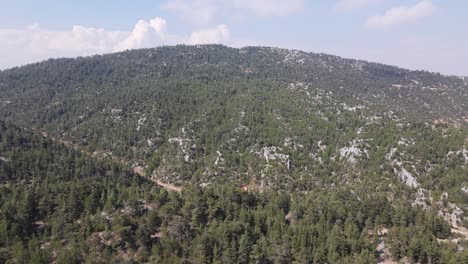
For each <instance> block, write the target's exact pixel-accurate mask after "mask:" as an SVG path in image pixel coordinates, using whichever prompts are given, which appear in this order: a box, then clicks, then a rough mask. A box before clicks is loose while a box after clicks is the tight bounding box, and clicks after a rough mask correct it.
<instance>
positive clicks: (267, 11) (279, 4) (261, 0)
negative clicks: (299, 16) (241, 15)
mask: <svg viewBox="0 0 468 264" xmlns="http://www.w3.org/2000/svg"><path fill="white" fill-rule="evenodd" d="M232 2H233V4H234V7H236V8H239V9H245V10H248V11H250V12H251V13H253V14H254V15H257V16H263V17H270V16H288V15H291V14H293V13H295V12H298V11H300V10H301V9H302V7H303V5H304V3H303V0H289V1H284V0H232Z"/></svg>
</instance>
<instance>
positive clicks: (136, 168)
mask: <svg viewBox="0 0 468 264" xmlns="http://www.w3.org/2000/svg"><path fill="white" fill-rule="evenodd" d="M31 130H32V132H33V133H37V134H39V135H41V136H42V137H44V138H47V139H50V140H52V141H54V142H56V143H60V144H63V145H65V146H67V147H71V148H73V149H75V150H77V151H80V152H81V153H83V154H86V155H88V156H91V157H93V158H96V159H103V158H104V157H102V156H99V155H98V153H99V152H96V151H95V152H93V153H91V152H89V151H87V150H86V149H83V148H82V147H80V146H77V145H76V144H73V143H72V142H71V141H68V140H63V139H57V138H55V137H52V136H50V135H49V134H48V133H47V132H44V131H40V130H39V129H37V128H32V129H31ZM110 158H111V159H112V160H114V161H117V162H119V163H121V164H123V165H125V166H130V167H131V168H132V171H133V172H134V173H135V174H136V175H138V176H140V177H143V178H145V179H147V180H150V181H152V182H153V183H155V184H157V185H158V186H160V187H162V188H164V189H166V190H168V191H174V192H179V193H180V192H182V190H183V188H182V187H177V186H175V185H172V184H170V183H164V182H162V181H160V180H158V179H155V178H154V177H147V176H146V174H145V171H144V169H143V167H141V166H131V164H130V162H129V161H125V160H123V159H120V158H118V157H114V156H112V155H110Z"/></svg>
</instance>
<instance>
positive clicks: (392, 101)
mask: <svg viewBox="0 0 468 264" xmlns="http://www.w3.org/2000/svg"><path fill="white" fill-rule="evenodd" d="M0 120H4V121H5V122H6V123H7V124H12V126H15V127H17V128H18V129H21V130H24V131H27V132H28V133H31V134H32V135H36V136H37V135H39V136H41V137H45V138H46V139H47V140H50V141H52V142H54V144H59V145H61V146H63V147H65V148H66V149H71V150H73V151H78V152H79V153H81V154H82V155H85V156H86V157H88V158H90V159H92V160H94V162H98V163H99V162H102V161H103V160H108V161H109V162H114V163H116V164H119V166H123V167H124V168H129V167H132V168H133V170H134V172H136V173H137V175H133V176H132V177H137V178H141V177H139V176H143V177H145V178H146V179H151V180H152V181H148V180H146V183H145V184H153V183H152V182H156V183H159V184H160V185H161V186H163V187H166V188H167V187H171V188H172V190H179V189H178V188H181V189H183V190H184V191H183V192H182V194H181V195H182V198H181V199H182V200H184V201H185V202H186V203H187V204H192V201H190V195H192V197H199V199H201V200H203V201H205V202H206V203H208V201H207V200H206V199H208V198H207V197H209V196H210V195H215V196H216V197H218V198H216V199H221V197H223V196H224V195H226V196H228V197H231V195H234V196H236V195H238V194H237V193H238V192H239V191H241V190H245V191H247V193H252V194H253V195H254V196H255V197H256V198H255V199H258V200H262V199H267V200H268V199H270V198H271V199H272V200H274V201H276V199H280V200H281V199H286V198H281V197H282V196H281V195H283V194H284V193H289V195H290V196H289V198H288V199H289V200H291V201H292V207H294V208H293V209H294V210H291V211H289V210H283V211H284V212H283V213H284V215H283V219H284V217H286V215H289V213H291V214H293V213H298V212H299V211H300V210H304V211H303V212H305V214H306V215H308V214H309V213H311V212H310V211H308V210H309V209H308V208H309V207H313V206H312V205H311V204H313V203H315V202H318V201H320V200H321V199H326V200H329V201H330V203H331V204H332V203H333V202H338V201H347V202H350V200H353V201H354V202H356V203H362V204H363V207H365V208H367V209H368V206H370V207H371V208H373V206H374V205H372V204H373V203H372V200H373V199H377V200H378V201H379V203H381V205H382V207H383V208H387V209H385V210H384V211H385V214H388V216H389V217H390V218H391V217H397V216H398V217H402V216H401V215H400V213H399V211H398V210H406V211H408V212H413V211H412V210H413V209H412V208H415V209H414V210H415V211H414V213H412V216H411V217H410V218H411V220H408V221H406V220H405V221H404V222H405V224H400V223H398V224H397V223H396V220H394V219H392V221H390V220H389V218H385V219H386V220H382V222H379V221H377V220H376V219H377V218H381V217H382V215H381V214H383V212H382V211H379V212H377V213H376V212H374V211H373V212H372V213H370V212H369V211H360V214H365V215H367V216H369V218H368V219H369V221H370V223H369V224H366V225H367V227H366V225H363V224H362V222H360V223H361V224H358V225H357V226H356V227H355V228H356V230H358V231H359V232H367V230H366V228H369V227H370V226H373V227H374V226H375V227H376V228H377V229H379V228H384V227H385V228H387V229H391V228H392V227H395V228H396V229H395V230H400V229H398V228H400V227H402V228H403V227H404V228H407V227H409V226H410V225H413V224H414V225H416V226H426V228H428V227H427V225H431V226H433V225H434V223H432V224H428V223H425V224H422V222H421V221H422V220H421V218H425V219H426V217H428V219H429V218H430V219H439V218H437V217H441V219H442V218H444V219H446V220H447V222H448V224H450V225H451V226H452V228H453V230H452V231H453V232H452V233H453V234H455V233H456V232H458V233H461V234H462V237H463V234H466V233H465V232H466V229H465V228H466V227H467V225H468V215H467V209H468V78H463V77H455V76H443V75H440V74H436V73H429V72H424V71H409V70H405V69H400V68H397V67H393V66H387V65H382V64H376V63H370V62H365V61H358V60H350V59H343V58H340V57H337V56H332V55H326V54H315V53H306V52H302V51H295V50H285V49H278V48H268V47H246V48H241V49H235V48H229V47H225V46H221V45H202V46H174V47H160V48H155V49H145V50H134V51H126V52H121V53H115V54H108V55H102V56H93V57H86V58H76V59H56V60H48V61H45V62H42V63H37V64H31V65H28V66H25V67H21V68H14V69H9V70H5V71H1V72H0ZM46 152H47V150H44V153H46ZM0 156H1V155H0ZM5 159H7V158H5ZM30 162H31V163H32V161H30ZM50 163H52V161H45V164H50ZM73 164H74V163H73ZM18 166H19V165H18ZM44 166H45V165H44ZM70 166H72V165H70ZM73 166H74V165H73ZM46 174H48V172H47V173H46ZM138 175H139V176H138ZM93 176H94V177H96V178H99V177H101V176H99V175H93ZM145 178H144V179H143V180H145ZM93 179H94V178H93ZM119 179H120V178H119ZM18 180H19V179H18V178H17V177H12V178H8V180H5V182H11V181H13V182H17V181H18ZM174 185H176V186H177V187H174ZM138 186H140V185H138ZM128 188H130V187H128ZM132 188H140V187H132ZM229 188H231V189H229ZM232 188H234V189H235V190H236V191H235V193H236V194H233V193H232V192H233V191H232ZM145 190H147V189H145ZM226 190H229V191H226ZM141 192H143V191H141ZM158 192H159V191H158ZM193 192H195V193H193ZM198 192H199V193H198ZM212 192H215V194H213V193H212ZM171 193H172V192H171ZM241 193H243V192H241ZM269 195H271V196H272V197H269ZM301 196H305V197H308V198H307V199H310V203H311V204H307V203H302V202H296V201H297V199H299V200H300V199H301V198H300V197H301ZM135 197H136V196H135ZM135 199H136V198H135ZM139 199H140V200H145V199H144V198H141V197H140V198H139ZM232 199H234V198H232ZM246 199H247V198H246ZM208 200H209V199H208ZM145 201H146V200H145ZM223 201H224V200H223ZM202 204H203V205H202V206H201V205H200V204H198V205H200V206H201V207H198V205H197V206H193V205H190V206H189V205H187V206H189V209H187V210H189V211H190V212H193V211H192V210H194V208H198V209H197V210H199V211H201V215H202V216H203V217H202V216H200V217H201V218H203V219H204V220H203V221H202V222H203V224H202V226H205V227H208V226H209V225H210V224H213V222H212V221H211V220H213V219H214V218H210V219H211V220H210V221H208V220H206V219H205V217H208V216H207V215H205V213H207V214H208V212H207V211H206V210H211V209H213V210H215V209H214V208H215V207H216V206H221V204H222V203H220V204H216V205H215V204H204V203H202ZM325 204H326V206H325V207H323V206H320V207H319V209H317V210H319V211H321V212H322V213H325V211H323V210H326V209H325V208H326V207H331V208H334V207H333V206H331V205H330V204H327V203H325ZM371 205H372V206H371ZM226 206H227V205H226ZM239 206H240V207H239V208H243V206H244V207H245V208H244V209H245V210H247V209H248V208H250V207H249V205H248V204H246V203H239ZM269 206H270V205H269V203H267V202H266V203H264V204H262V205H261V206H260V205H258V206H257V205H256V206H254V207H252V208H250V209H252V210H254V209H255V210H258V212H257V213H259V214H262V213H260V211H263V210H269V209H268V208H269ZM271 206H273V205H271ZM275 206H276V205H275ZM356 206H359V205H357V204H354V203H353V204H352V205H351V207H339V208H338V207H337V208H335V209H336V210H348V211H349V210H351V208H354V207H356ZM168 207H169V206H168ZM221 207H222V206H221ZM298 208H301V209H300V210H299V209H298ZM390 208H393V209H390ZM402 208H404V209H402ZM107 209H109V208H107ZM179 209H180V208H179ZM250 209H249V210H250ZM288 209H289V208H288ZM367 209H362V210H367ZM396 209H398V210H397V211H395V210H396ZM100 210H104V208H103V207H102V208H100ZM168 210H169V209H168ZM239 210H240V209H239ZM275 210H276V209H275ZM369 210H371V209H369ZM372 210H373V209H372ZM107 211H109V210H107ZM275 212H276V211H275ZM424 212H428V214H430V215H431V216H430V217H429V216H424V217H423V216H422V215H423V214H424ZM83 213H84V212H83ZM168 214H169V215H170V216H171V217H174V218H177V219H178V218H179V217H182V218H184V217H185V218H187V217H188V216H187V214H188V213H187V212H182V211H179V210H175V211H170V212H169V213H168ZM191 214H192V213H190V214H189V215H191ZM330 214H333V215H334V214H335V212H334V213H331V212H330ZM78 215H82V214H81V213H80V214H78ZM319 215H320V214H319ZM357 215H359V212H357V211H356V212H355V214H354V213H353V214H352V215H350V216H349V219H348V218H347V217H344V216H342V217H341V218H340V217H338V218H336V219H335V218H333V219H326V221H325V220H324V221H325V222H327V223H328V224H329V226H328V227H327V228H325V229H323V230H326V231H324V232H325V233H327V234H329V233H330V232H340V231H339V230H338V229H339V228H341V227H339V226H340V224H339V222H338V223H337V222H336V221H337V220H338V219H341V220H340V221H342V223H344V222H345V221H346V220H348V221H357V220H356V219H357V218H359V217H358V216H357ZM370 215H372V216H370ZM437 215H438V216H437ZM416 216H418V217H420V218H417V217H416ZM225 217H226V215H224V214H223V216H222V217H221V216H220V218H219V219H218V218H216V217H215V218H216V219H217V220H221V219H222V220H223V221H227V220H226V218H225ZM236 217H237V216H236ZM236 217H234V216H233V217H228V218H227V219H229V221H231V220H232V221H234V222H235V221H237V220H238V219H237V218H236ZM252 217H253V218H256V217H257V216H252ZM288 217H291V215H289V216H288ZM301 217H302V216H300V217H298V219H297V221H298V222H299V223H301V224H299V226H302V225H304V226H305V225H307V223H308V221H309V222H310V223H318V222H315V220H317V221H318V220H319V219H315V218H314V217H315V216H314V217H313V216H310V217H311V218H301ZM404 217H408V216H407V215H405V216H404ZM415 217H416V218H417V219H416V218H415ZM195 218H196V217H195ZM171 219H172V218H171ZM171 219H167V221H166V222H164V223H165V224H164V225H166V227H168V230H172V229H171V228H175V226H179V224H180V223H179V222H177V223H174V222H171ZM197 219H198V218H197ZM311 219H315V220H311ZM366 219H367V218H366ZM172 220H173V219H172ZM244 220H245V219H244ZM244 220H242V221H244ZM361 220H362V219H361ZM361 220H359V221H361ZM136 221H137V222H139V221H140V220H136ZM239 221H240V220H239ZM259 221H260V220H259ZM288 221H289V220H288ZM431 221H438V220H428V222H431ZM364 222H365V220H364ZM377 222H379V223H377ZM423 222H424V221H423ZM437 223H438V224H437V226H439V228H437V231H434V232H433V236H434V237H431V238H427V239H426V240H428V241H437V239H435V238H439V240H440V239H448V240H451V239H453V237H451V236H450V235H447V232H445V231H444V232H442V230H446V227H442V226H443V225H442V224H440V223H439V222H437ZM199 224H200V223H199ZM199 224H197V225H196V226H197V227H198V228H200V225H199ZM283 224H284V223H282V224H281V225H283ZM335 224H336V225H338V227H337V228H338V229H337V230H335V231H333V226H334V225H335ZM135 225H136V224H135ZM164 225H163V226H164ZM136 226H138V225H136ZM299 226H296V227H297V228H298V227H299ZM255 227H256V225H253V226H252V228H255ZM257 227H258V226H257ZM213 228H214V227H213ZM284 228H285V229H284V230H286V229H288V228H292V227H291V225H290V222H288V224H287V227H286V226H285V227H284ZM321 228H324V227H323V226H322V227H321ZM350 228H351V227H350ZM431 228H432V227H431ZM444 228H445V229H444ZM194 230H197V231H196V232H195V233H193V234H192V236H189V237H190V239H194V240H193V241H197V243H201V242H199V240H202V239H203V238H202V237H199V236H201V234H202V232H201V230H202V229H197V228H195V227H193V230H192V231H194ZM245 230H249V229H248V228H247V229H243V231H245ZM395 230H393V231H392V232H396V231H395ZM402 230H403V229H402ZM411 230H412V229H411ZM418 230H419V229H418ZM157 231H158V229H154V230H152V232H157ZM179 231H180V230H179ZM179 231H178V232H179ZM400 231H401V230H400ZM407 231H408V230H406V231H402V232H407ZM213 232H215V231H213ZM288 232H290V233H288ZM288 232H286V231H285V232H284V233H282V234H281V236H280V237H277V239H276V240H275V241H276V242H277V243H280V242H279V241H282V240H281V239H283V240H284V239H285V238H284V237H282V236H283V235H285V234H286V233H288V235H291V236H294V235H295V234H296V233H295V231H294V230H290V231H288ZM311 232H312V233H313V232H315V231H311ZM343 232H344V231H343ZM356 232H357V231H356ZM411 232H416V233H417V232H419V231H415V230H412V231H411ZM215 233H216V232H215ZM375 233H378V232H375ZM158 234H159V233H158ZM238 235H239V236H234V237H235V238H234V237H232V238H233V240H232V241H236V242H233V243H235V244H236V243H239V240H240V239H241V237H240V235H241V233H239V234H238ZM263 235H264V236H265V237H267V238H268V239H272V237H271V236H274V234H267V233H263ZM402 236H404V234H398V236H396V235H395V236H393V239H394V240H395V239H396V238H398V239H396V240H402V241H406V240H405V238H402ZM261 237H262V236H261V235H260V234H258V236H256V237H255V238H256V239H254V240H255V241H256V242H255V243H253V242H252V241H251V240H252V239H253V238H249V239H248V240H249V241H250V242H252V243H253V244H252V246H253V245H254V244H255V245H257V246H260V245H261V243H264V242H259V241H260V240H261ZM465 238H466V237H465ZM161 239H162V238H161ZM174 239H175V240H177V239H176V238H174ZM206 239H207V238H206ZM246 239H247V238H244V240H246ZM408 239H409V238H408ZM228 240H230V239H228ZM286 240H288V239H286ZM230 241H231V240H230ZM232 241H231V242H232ZM321 241H322V240H321ZM388 241H389V242H390V241H392V238H391V237H390V238H388ZM460 241H461V242H460V243H466V242H463V239H460ZM465 241H466V240H465ZM250 242H249V243H250ZM322 242H323V241H322ZM361 242H362V243H364V244H365V242H363V241H360V242H359V243H361ZM374 242H376V241H375V240H374ZM426 242H427V241H426ZM174 243H175V242H174ZM178 243H179V242H178ZM203 243H205V242H203ZM206 243H208V242H206ZM219 243H221V242H219ZM265 243H267V244H268V246H265V247H267V248H268V250H266V249H265V252H264V254H266V255H271V254H273V253H272V252H270V251H269V250H270V249H271V248H274V247H273V246H272V244H269V243H273V242H272V241H270V240H267V241H266V242H265ZM298 243H299V242H298ZM301 243H302V242H301ZM324 243H325V242H324ZM408 243H409V241H408ZM431 243H432V242H431ZM435 243H436V244H437V242H435ZM447 243H448V242H447ZM208 244H209V245H211V246H213V243H211V242H210V243H208ZM215 244H216V243H215ZM273 244H274V243H273ZM364 244H361V246H363V245H364ZM429 244H430V243H429ZM180 245H181V244H180ZM216 245H217V247H218V249H219V247H221V248H223V249H225V250H227V249H228V248H232V247H234V248H235V250H234V251H237V250H238V247H239V244H236V245H235V246H232V245H222V246H221V244H216ZM245 246H246V245H245ZM433 246H434V245H432V246H431V247H433ZM458 246H459V247H462V248H463V246H466V245H464V244H459V245H458ZM363 247H367V246H363ZM419 247H423V246H422V245H419ZM428 247H429V246H428ZM428 247H425V246H424V248H425V249H427V248H428ZM123 248H128V247H123ZM306 248H307V247H306ZM396 248H397V247H396V246H394V247H393V249H394V250H396ZM133 249H134V250H136V249H138V247H136V248H135V247H133ZM147 249H148V250H150V249H151V248H147ZM120 250H123V249H122V248H120ZM158 250H163V249H161V248H159V249H158ZM166 250H167V248H166ZM204 250H208V249H206V248H205V249H204ZM281 250H285V249H281ZM163 251H164V250H163ZM208 251H209V252H211V253H210V261H214V258H215V257H214V255H216V254H214V253H212V251H213V248H211V249H210V250H208ZM267 251H268V252H267ZM423 251H424V250H423ZM456 251H457V249H456V247H455V252H456ZM356 252H357V251H356V250H352V251H350V252H348V253H347V254H344V253H343V254H341V253H340V254H339V258H338V259H341V260H342V261H350V263H352V260H351V259H352V258H354V257H355V258H358V256H357V255H353V253H356ZM366 252H367V251H366ZM424 252H426V251H424ZM461 252H462V253H461V254H463V250H462V251H461ZM179 253H180V254H179V255H178V256H179V257H181V256H184V257H187V256H188V255H190V254H191V253H189V252H179ZM322 253H323V252H322ZM322 253H320V254H322ZM367 253H369V254H371V255H372V254H373V253H372V251H369V252H367ZM367 253H366V254H367ZM426 253H427V252H426ZM426 253H424V254H426ZM165 254H166V255H165ZM213 254H214V255H213ZM317 254H319V253H317ZM320 254H319V255H318V256H317V257H316V259H315V260H314V261H315V262H317V261H318V262H320V261H321V260H323V261H328V262H335V261H337V260H338V259H337V258H335V257H337V256H334V255H333V254H332V253H330V254H331V255H329V256H328V258H327V260H325V259H322V258H321V257H322V256H320ZM327 254H328V253H327ZM363 254H364V253H363ZM411 254H414V252H413V253H411ZM411 254H410V253H409V250H408V249H406V248H405V249H404V250H402V251H401V252H396V251H395V252H393V251H392V255H393V256H394V257H396V258H401V257H404V256H407V257H408V256H410V257H411V256H412V255H411ZM163 255H164V256H166V257H167V258H163V259H160V260H159V261H163V262H164V261H166V262H167V261H169V257H170V256H169V255H170V254H168V253H164V254H163ZM298 256H299V255H298ZM351 256H353V257H352V258H351ZM454 256H455V255H454ZM413 257H414V255H413ZM420 257H421V256H419V255H418V259H419V258H420ZM298 258H299V257H298ZM346 258H348V259H346ZM359 258H366V256H364V255H362V256H361V255H360V256H359ZM271 259H274V258H273V257H271ZM179 260H180V259H179ZM332 260H334V261H332ZM354 260H356V259H354ZM420 260H421V261H422V257H421V259H420ZM425 260H426V262H427V258H426V259H425ZM210 261H208V262H210ZM298 261H299V260H298ZM189 262H190V261H189ZM191 262H195V261H193V260H192V261H191ZM299 262H300V261H299ZM304 262H308V261H306V260H304ZM423 262H424V261H423Z"/></svg>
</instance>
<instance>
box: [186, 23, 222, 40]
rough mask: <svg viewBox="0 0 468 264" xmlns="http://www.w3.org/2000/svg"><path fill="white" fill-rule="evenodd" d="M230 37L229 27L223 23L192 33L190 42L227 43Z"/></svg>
mask: <svg viewBox="0 0 468 264" xmlns="http://www.w3.org/2000/svg"><path fill="white" fill-rule="evenodd" d="M229 39H230V33H229V28H228V27H227V26H226V25H224V24H222V25H218V26H217V27H215V28H210V29H202V30H200V31H196V32H193V33H192V34H191V35H190V39H189V43H190V44H211V43H216V44H218V43H226V42H228V41H229Z"/></svg>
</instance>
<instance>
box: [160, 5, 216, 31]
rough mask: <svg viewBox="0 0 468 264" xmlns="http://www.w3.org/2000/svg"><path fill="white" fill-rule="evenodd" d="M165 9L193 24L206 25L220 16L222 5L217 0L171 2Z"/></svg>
mask: <svg viewBox="0 0 468 264" xmlns="http://www.w3.org/2000/svg"><path fill="white" fill-rule="evenodd" d="M163 7H164V8H165V9H167V10H169V11H172V12H174V13H177V14H179V15H181V16H182V17H184V18H186V19H189V20H190V21H191V22H192V23H193V24H196V25H206V24H209V23H212V22H213V21H214V20H215V18H216V16H217V15H219V12H220V10H219V9H220V7H222V4H221V3H219V2H218V1H216V0H170V1H169V2H167V3H166V4H165V5H164V6H163Z"/></svg>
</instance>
